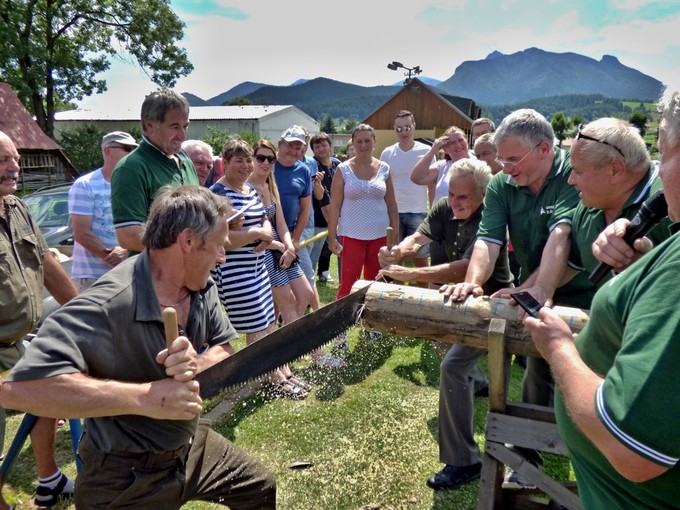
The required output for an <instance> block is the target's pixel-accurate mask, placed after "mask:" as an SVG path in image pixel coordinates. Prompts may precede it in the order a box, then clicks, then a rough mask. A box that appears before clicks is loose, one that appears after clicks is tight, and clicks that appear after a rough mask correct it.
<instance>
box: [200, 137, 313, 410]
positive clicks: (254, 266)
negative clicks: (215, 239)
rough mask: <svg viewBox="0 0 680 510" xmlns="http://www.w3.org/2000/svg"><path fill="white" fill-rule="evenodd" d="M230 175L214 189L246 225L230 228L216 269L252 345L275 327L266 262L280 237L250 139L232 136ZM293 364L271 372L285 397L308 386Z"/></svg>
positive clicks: (234, 319) (226, 155)
mask: <svg viewBox="0 0 680 510" xmlns="http://www.w3.org/2000/svg"><path fill="white" fill-rule="evenodd" d="M222 161H223V165H224V176H223V177H222V178H220V180H219V181H217V182H216V183H215V184H213V185H212V186H211V188H210V190H211V191H212V192H213V193H216V194H218V195H222V196H224V197H227V198H228V199H229V200H230V201H231V204H232V206H233V207H234V209H236V210H243V211H244V212H243V226H242V227H241V229H240V230H232V231H230V232H229V243H228V246H227V255H226V260H225V262H224V263H223V264H219V265H218V266H216V267H215V269H213V271H212V276H213V279H214V280H215V283H216V284H217V289H218V293H219V296H220V300H221V301H222V303H223V304H224V307H225V308H226V310H227V314H228V315H229V320H230V321H231V323H232V324H233V325H234V328H235V329H236V331H238V332H239V333H245V335H246V343H248V344H251V343H253V342H256V341H257V340H259V339H260V338H262V337H264V336H266V335H268V334H269V333H271V332H273V331H274V329H275V316H274V301H273V298H272V291H271V284H270V281H269V274H268V272H267V267H266V263H265V254H266V248H267V247H268V246H269V245H270V243H271V242H272V241H273V240H274V233H273V230H272V227H271V223H270V222H269V219H268V218H267V214H266V210H265V208H264V205H263V204H262V201H261V200H260V197H259V195H258V194H257V191H255V188H254V187H253V186H252V185H251V184H249V183H248V182H247V180H248V177H250V174H251V173H252V171H253V150H252V148H251V147H250V145H248V144H247V143H246V142H245V141H243V140H240V139H232V140H229V141H228V142H227V143H226V144H225V146H224V149H223V150H222ZM291 376H292V374H291V373H290V370H289V369H288V367H283V368H281V369H279V370H277V371H276V372H275V373H274V374H272V376H271V380H272V383H273V384H274V389H275V391H276V392H277V393H278V394H280V395H281V396H287V397H292V398H304V397H305V396H306V395H307V392H308V388H307V386H306V384H302V383H301V382H300V381H298V380H297V379H294V380H291Z"/></svg>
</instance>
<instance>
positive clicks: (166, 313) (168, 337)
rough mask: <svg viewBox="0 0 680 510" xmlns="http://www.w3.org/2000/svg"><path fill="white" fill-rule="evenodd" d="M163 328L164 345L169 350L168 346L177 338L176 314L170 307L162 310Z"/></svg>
mask: <svg viewBox="0 0 680 510" xmlns="http://www.w3.org/2000/svg"><path fill="white" fill-rule="evenodd" d="M163 326H165V345H166V347H168V348H170V344H172V342H174V341H175V339H176V338H177V337H178V336H179V326H178V324H177V312H176V311H175V309H174V308H173V307H171V306H169V307H168V308H166V309H164V310H163Z"/></svg>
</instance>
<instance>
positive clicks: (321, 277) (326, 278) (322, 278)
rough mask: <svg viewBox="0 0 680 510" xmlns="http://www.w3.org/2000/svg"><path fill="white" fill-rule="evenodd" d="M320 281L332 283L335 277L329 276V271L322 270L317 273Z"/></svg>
mask: <svg viewBox="0 0 680 510" xmlns="http://www.w3.org/2000/svg"><path fill="white" fill-rule="evenodd" d="M319 281H320V282H328V283H334V282H335V279H334V278H333V277H332V276H331V273H330V271H324V272H322V273H321V274H320V275H319Z"/></svg>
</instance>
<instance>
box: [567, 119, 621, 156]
mask: <svg viewBox="0 0 680 510" xmlns="http://www.w3.org/2000/svg"><path fill="white" fill-rule="evenodd" d="M584 127H585V124H580V125H579V127H578V132H577V133H576V138H574V140H580V139H581V138H583V139H584V140H590V141H592V142H597V143H601V144H604V145H609V146H610V147H612V148H614V149H616V152H618V153H619V154H621V156H623V158H624V159H625V157H626V155H625V154H624V153H623V151H622V150H621V149H619V148H618V147H617V146H616V145H614V144H613V143H609V142H607V141H605V140H599V139H597V138H593V137H592V136H588V135H584V134H583V128H584Z"/></svg>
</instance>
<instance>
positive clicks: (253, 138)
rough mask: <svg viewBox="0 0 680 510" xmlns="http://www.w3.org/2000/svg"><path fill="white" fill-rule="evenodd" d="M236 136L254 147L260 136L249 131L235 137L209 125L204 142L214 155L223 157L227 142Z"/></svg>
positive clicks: (229, 132)
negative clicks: (223, 149)
mask: <svg viewBox="0 0 680 510" xmlns="http://www.w3.org/2000/svg"><path fill="white" fill-rule="evenodd" d="M235 136H237V137H239V138H241V139H242V140H245V141H246V142H248V143H249V144H250V145H253V144H254V143H255V142H257V140H258V136H259V135H258V134H256V133H251V132H249V131H240V132H239V133H237V134H235V135H234V134H232V132H231V131H230V130H229V129H221V128H218V127H215V126H211V125H208V132H207V133H206V134H205V135H203V138H202V140H203V141H204V142H205V143H207V144H208V145H210V147H212V150H213V154H214V155H216V156H221V155H222V148H224V144H225V143H226V142H227V140H229V138H232V137H235ZM274 145H276V144H274Z"/></svg>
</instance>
